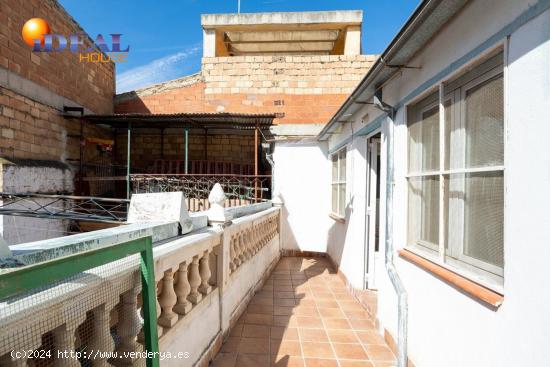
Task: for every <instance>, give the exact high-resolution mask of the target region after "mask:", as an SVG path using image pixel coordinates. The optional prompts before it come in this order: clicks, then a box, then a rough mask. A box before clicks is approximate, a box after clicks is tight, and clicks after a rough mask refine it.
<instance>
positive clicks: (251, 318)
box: [244, 313, 273, 325]
mask: <svg viewBox="0 0 550 367" xmlns="http://www.w3.org/2000/svg"><path fill="white" fill-rule="evenodd" d="M272 322H273V316H272V315H265V314H259V313H249V314H247V315H246V317H245V319H244V323H245V324H256V325H271V324H272Z"/></svg>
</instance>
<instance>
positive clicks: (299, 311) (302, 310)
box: [294, 306, 319, 317]
mask: <svg viewBox="0 0 550 367" xmlns="http://www.w3.org/2000/svg"><path fill="white" fill-rule="evenodd" d="M294 314H295V315H298V316H315V317H318V316H319V313H318V312H317V308H316V307H306V306H296V307H295V308H294Z"/></svg>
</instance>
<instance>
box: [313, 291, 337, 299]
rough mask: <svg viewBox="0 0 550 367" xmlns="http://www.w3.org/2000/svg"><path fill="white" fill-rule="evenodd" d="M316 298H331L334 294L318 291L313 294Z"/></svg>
mask: <svg viewBox="0 0 550 367" xmlns="http://www.w3.org/2000/svg"><path fill="white" fill-rule="evenodd" d="M314 296H315V298H316V299H321V300H331V299H334V295H333V294H332V293H331V292H318V293H316V294H314Z"/></svg>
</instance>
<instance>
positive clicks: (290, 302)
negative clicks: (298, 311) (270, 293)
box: [273, 298, 296, 306]
mask: <svg viewBox="0 0 550 367" xmlns="http://www.w3.org/2000/svg"><path fill="white" fill-rule="evenodd" d="M273 304H274V305H275V306H296V301H295V300H294V298H275V299H274V300H273Z"/></svg>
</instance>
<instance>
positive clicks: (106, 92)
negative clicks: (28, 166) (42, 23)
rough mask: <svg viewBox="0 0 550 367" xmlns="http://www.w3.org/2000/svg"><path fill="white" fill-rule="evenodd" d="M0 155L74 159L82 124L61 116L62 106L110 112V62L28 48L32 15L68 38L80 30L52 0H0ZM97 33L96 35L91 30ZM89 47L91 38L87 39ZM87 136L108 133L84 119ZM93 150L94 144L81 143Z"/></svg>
mask: <svg viewBox="0 0 550 367" xmlns="http://www.w3.org/2000/svg"><path fill="white" fill-rule="evenodd" d="M0 6H1V10H2V11H1V12H0V51H1V52H0V134H1V139H0V156H3V157H6V158H8V159H9V158H19V159H31V160H52V161H61V162H66V163H75V164H78V160H79V150H80V149H79V145H80V144H79V138H78V135H79V133H80V123H79V121H78V120H72V119H65V118H63V117H61V116H60V113H61V112H62V111H63V105H71V106H74V105H75V104H76V105H81V106H83V107H84V108H85V109H86V110H88V111H92V112H95V113H112V111H113V96H114V87H115V76H114V71H115V70H114V69H115V68H114V65H113V64H112V63H80V62H79V55H78V54H73V53H70V52H68V51H64V52H59V53H45V52H42V53H35V52H32V49H31V47H29V46H28V45H27V44H26V43H25V42H24V41H23V39H22V36H21V29H22V27H23V24H24V23H25V22H26V21H27V20H28V19H30V18H33V17H40V18H44V19H45V20H46V21H47V22H48V24H49V25H50V29H51V32H52V33H54V34H63V35H66V36H67V37H68V36H69V35H70V34H73V33H79V34H82V33H84V31H83V30H82V28H80V26H79V25H78V24H77V23H76V22H75V20H74V19H73V18H72V17H71V16H70V15H69V14H68V13H67V12H66V11H65V10H64V9H63V8H62V7H61V6H60V5H59V4H58V3H57V1H55V0H43V1H38V0H0ZM94 37H95V35H94ZM84 43H85V45H86V46H87V47H89V46H91V45H92V41H91V40H89V39H86V40H85V42H84ZM84 133H85V136H88V137H99V138H111V133H110V132H108V131H105V130H103V129H100V128H97V127H94V126H92V125H87V124H85V126H84ZM85 153H87V154H86V155H87V156H89V157H91V158H93V157H94V156H95V155H96V153H97V152H96V149H95V146H92V147H90V146H87V147H86V148H85Z"/></svg>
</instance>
